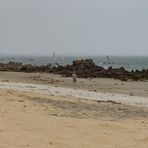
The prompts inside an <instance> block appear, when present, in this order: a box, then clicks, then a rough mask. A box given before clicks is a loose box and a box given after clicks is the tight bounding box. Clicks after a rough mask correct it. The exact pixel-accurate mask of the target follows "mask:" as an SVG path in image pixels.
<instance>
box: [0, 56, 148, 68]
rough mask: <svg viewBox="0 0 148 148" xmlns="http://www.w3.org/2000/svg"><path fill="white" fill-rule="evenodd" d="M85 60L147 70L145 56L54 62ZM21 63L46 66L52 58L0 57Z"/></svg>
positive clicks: (67, 60) (147, 62) (3, 60)
mask: <svg viewBox="0 0 148 148" xmlns="http://www.w3.org/2000/svg"><path fill="white" fill-rule="evenodd" d="M81 58H83V59H87V58H92V59H93V60H94V62H95V63H96V64H97V65H99V66H103V67H105V66H112V67H113V68H119V67H125V68H126V69H127V70H136V69H138V70H141V69H148V57H147V56H145V57H144V56H137V57H132V56H122V57H119V56H111V57H109V59H110V60H109V62H107V59H106V57H105V56H100V57H99V56H98V57H79V58H78V57H70V56H69V57H65V58H64V61H63V60H61V58H60V57H56V58H55V62H56V63H58V64H62V65H66V64H72V61H73V60H77V59H81ZM10 61H13V62H21V63H23V64H32V65H46V64H49V63H52V57H46V56H44V57H34V56H21V57H19V56H1V57H0V63H8V62H10Z"/></svg>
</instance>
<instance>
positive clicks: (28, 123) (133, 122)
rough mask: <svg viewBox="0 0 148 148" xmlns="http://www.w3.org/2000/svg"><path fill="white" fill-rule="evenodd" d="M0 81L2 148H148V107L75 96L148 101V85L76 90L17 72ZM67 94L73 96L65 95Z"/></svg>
mask: <svg viewBox="0 0 148 148" xmlns="http://www.w3.org/2000/svg"><path fill="white" fill-rule="evenodd" d="M0 79H1V84H0V100H1V101H0V106H1V107H0V147H2V148H9V147H12V148H24V147H31V148H41V147H42V148H47V147H48V148H49V147H53V148H75V147H78V148H79V147H86V148H98V147H101V148H114V147H117V148H124V147H129V148H139V147H141V148H147V147H148V108H147V106H143V105H140V104H139V105H136V104H133V105H132V104H129V105H128V103H130V102H127V103H120V101H121V100H119V102H118V101H116V100H115V101H111V100H110V99H109V100H104V99H102V98H101V99H99V100H98V99H88V98H86V99H85V98H81V97H78V96H80V95H79V94H78V96H76V95H75V94H76V93H78V91H80V90H81V93H82V95H84V92H89V93H90V94H89V97H90V98H91V95H92V94H94V93H95V94H99V95H100V94H101V95H102V94H104V95H105V96H106V97H109V95H112V98H115V97H117V98H118V97H119V96H120V97H123V98H124V99H125V98H127V97H129V98H130V99H131V100H134V99H135V98H136V99H139V100H140V99H144V100H145V101H147V98H148V82H121V81H119V80H112V79H78V83H77V85H76V86H74V85H73V83H72V80H71V78H64V77H61V76H59V75H52V74H40V73H12V72H0ZM27 86H28V87H27ZM47 86H48V89H49V90H50V91H51V92H48V93H46V91H47V90H45V89H44V88H43V87H47ZM40 87H42V88H43V89H42V90H41V89H40V90H39V88H40ZM62 88H64V91H66V92H68V91H72V92H71V94H73V95H67V94H61V93H62V92H63V91H62ZM56 91H58V92H56ZM85 97H86V96H85ZM143 103H145V102H143Z"/></svg>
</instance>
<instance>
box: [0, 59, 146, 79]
mask: <svg viewBox="0 0 148 148" xmlns="http://www.w3.org/2000/svg"><path fill="white" fill-rule="evenodd" d="M0 71H17V72H46V73H55V74H60V75H62V76H65V77H71V75H72V73H73V71H76V73H77V75H78V77H79V78H114V79H120V80H121V81H127V80H134V81H139V80H140V81H142V80H148V69H143V70H141V71H139V70H136V71H131V72H130V71H127V70H126V69H125V68H124V67H120V68H112V67H109V68H108V69H104V68H103V67H100V66H98V65H96V64H95V63H94V62H93V60H92V59H86V60H83V59H82V60H76V61H73V63H72V64H71V65H65V66H61V65H57V66H55V67H53V66H52V65H51V64H48V65H45V66H44V65H43V66H36V65H23V64H22V63H15V62H9V63H7V64H2V63H0Z"/></svg>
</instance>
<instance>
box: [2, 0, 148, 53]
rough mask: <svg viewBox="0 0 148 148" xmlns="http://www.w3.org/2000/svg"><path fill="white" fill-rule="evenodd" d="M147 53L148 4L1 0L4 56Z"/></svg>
mask: <svg viewBox="0 0 148 148" xmlns="http://www.w3.org/2000/svg"><path fill="white" fill-rule="evenodd" d="M54 50H55V51H56V52H57V53H58V54H60V53H64V54H65V55H69V54H71V55H79V54H81V55H82V54H86V55H88V54H90V55H106V54H108V55H148V0H0V52H2V53H11V54H12V53H15V54H28V55H29V54H38V55H48V54H51V53H52V51H54Z"/></svg>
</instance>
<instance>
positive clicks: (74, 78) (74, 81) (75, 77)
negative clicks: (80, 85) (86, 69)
mask: <svg viewBox="0 0 148 148" xmlns="http://www.w3.org/2000/svg"><path fill="white" fill-rule="evenodd" d="M77 77H78V76H77V75H76V72H75V71H74V72H73V74H72V79H73V83H75V84H76V82H77Z"/></svg>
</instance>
